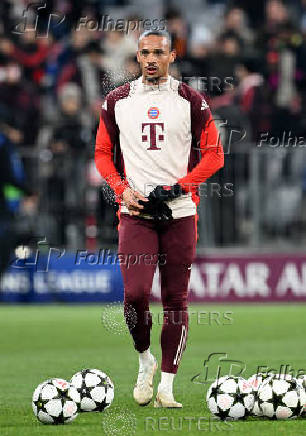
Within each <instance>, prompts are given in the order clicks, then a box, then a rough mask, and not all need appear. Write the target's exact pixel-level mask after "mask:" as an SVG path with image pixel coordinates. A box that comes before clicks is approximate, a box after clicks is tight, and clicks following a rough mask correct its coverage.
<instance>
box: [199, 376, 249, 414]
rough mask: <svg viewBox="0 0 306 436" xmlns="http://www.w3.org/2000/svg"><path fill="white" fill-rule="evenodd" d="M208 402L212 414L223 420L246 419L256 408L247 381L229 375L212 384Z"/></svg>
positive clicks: (207, 398)
mask: <svg viewBox="0 0 306 436" xmlns="http://www.w3.org/2000/svg"><path fill="white" fill-rule="evenodd" d="M206 401H207V405H208V408H209V410H210V411H211V413H212V414H213V415H214V416H216V417H218V418H220V419H221V420H224V421H230V420H237V419H244V418H246V417H247V416H249V415H250V413H251V410H252V409H253V407H254V394H253V393H252V389H251V387H250V385H249V384H248V383H247V381H246V380H245V379H243V378H242V377H234V376H229V375H227V376H224V377H221V378H219V379H218V380H216V381H215V382H214V383H212V385H211V386H210V388H209V389H208V391H207V395H206Z"/></svg>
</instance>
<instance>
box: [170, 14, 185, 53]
mask: <svg viewBox="0 0 306 436" xmlns="http://www.w3.org/2000/svg"><path fill="white" fill-rule="evenodd" d="M165 18H166V21H167V30H168V32H169V33H170V35H171V38H172V47H173V49H174V50H175V51H176V54H177V56H178V57H179V58H182V57H184V56H185V55H186V53H187V38H188V27H187V23H186V21H185V20H184V18H183V17H182V14H181V12H180V11H179V10H177V9H174V8H170V9H168V11H167V12H166V13H165Z"/></svg>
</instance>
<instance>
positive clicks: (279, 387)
mask: <svg viewBox="0 0 306 436" xmlns="http://www.w3.org/2000/svg"><path fill="white" fill-rule="evenodd" d="M279 375H280V374H276V375H274V376H271V377H269V378H267V379H266V380H265V381H264V382H263V383H262V385H261V386H260V387H259V389H258V392H257V401H258V406H259V409H260V412H261V416H265V417H267V418H270V419H289V418H290V419H292V418H297V417H298V416H300V415H301V413H302V410H303V389H302V387H301V385H300V383H299V382H298V381H297V379H295V378H293V377H291V376H289V377H279Z"/></svg>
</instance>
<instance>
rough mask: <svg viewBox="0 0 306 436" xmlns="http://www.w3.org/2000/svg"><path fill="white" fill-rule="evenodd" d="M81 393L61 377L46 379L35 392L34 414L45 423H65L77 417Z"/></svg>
mask: <svg viewBox="0 0 306 436" xmlns="http://www.w3.org/2000/svg"><path fill="white" fill-rule="evenodd" d="M78 403H80V395H79V393H78V392H77V391H76V389H75V388H73V387H72V386H71V385H70V383H68V382H67V381H66V380H63V379H60V378H52V379H49V380H46V381H45V382H43V383H41V384H40V385H38V386H37V388H36V389H35V391H34V393H33V398H32V408H33V412H34V415H35V416H36V417H37V419H38V420H39V421H40V422H42V423H43V424H65V423H68V422H71V421H73V420H74V419H75V418H76V417H77V412H78Z"/></svg>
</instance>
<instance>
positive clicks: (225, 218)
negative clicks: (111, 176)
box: [0, 0, 306, 302]
mask: <svg viewBox="0 0 306 436" xmlns="http://www.w3.org/2000/svg"><path fill="white" fill-rule="evenodd" d="M145 19H146V21H145V22H144V21H143V20H145ZM127 26H129V27H127ZM150 27H155V28H156V27H159V28H161V29H162V28H165V27H166V28H167V29H168V30H169V32H170V33H171V35H172V38H173V45H174V48H175V49H176V51H177V55H178V57H177V62H176V63H175V64H174V65H173V67H172V68H171V74H172V75H173V76H175V77H177V78H179V79H181V80H184V81H185V82H187V83H189V84H190V85H191V86H193V87H195V88H196V89H197V90H198V91H199V92H201V93H204V94H205V95H206V96H207V99H208V101H209V104H210V107H211V110H212V112H213V115H214V118H215V120H216V122H217V123H218V125H219V128H220V133H221V138H222V141H223V144H224V148H225V153H226V161H225V167H224V169H222V170H221V171H219V172H218V174H217V175H215V176H214V177H213V178H212V179H210V180H209V181H208V182H207V183H206V184H205V185H202V187H201V203H200V206H199V210H198V214H199V218H200V219H199V241H198V254H199V257H198V259H197V261H196V263H195V266H194V268H193V272H192V279H191V288H192V290H193V292H192V293H191V297H194V298H195V299H199V300H201V299H202V300H205V299H206V300H207V299H208V300H214V299H215V300H219V299H220V300H227V299H230V300H235V299H236V298H237V299H243V300H247V301H248V300H252V299H253V300H254V299H255V300H256V298H257V299H262V300H273V299H280V300H283V299H285V300H290V299H300V300H301V299H306V263H304V262H303V261H304V256H303V254H304V253H305V248H304V247H305V239H306V215H305V210H306V196H305V193H306V153H305V144H306V140H305V137H306V123H305V116H304V112H305V97H306V93H305V80H306V63H305V59H306V56H305V55H306V43H305V32H306V2H305V1H299V0H295V1H291V2H287V3H285V2H284V3H283V2H279V1H277V0H269V1H260V2H256V5H255V4H254V2H251V1H247V2H245V1H243V2H242V1H238V0H237V1H209V0H207V1H199V0H194V1H192V3H191V4H189V2H184V1H175V2H170V3H168V2H163V1H161V0H154V1H150V2H139V1H137V0H135V1H124V0H113V1H109V2H104V1H98V0H90V1H82V2H81V1H69V0H66V1H48V2H47V3H38V4H34V5H33V4H31V2H27V1H3V2H1V21H0V115H1V124H0V128H1V140H2V141H4V142H6V143H9V147H10V148H11V150H12V153H13V152H14V154H15V157H16V155H17V157H18V155H19V157H20V159H21V160H22V164H23V168H19V170H20V174H19V177H20V178H23V177H24V178H26V180H27V181H28V183H29V185H30V186H31V187H32V189H33V191H34V194H36V198H35V197H31V198H30V199H25V200H23V199H22V194H21V192H20V191H18V190H16V189H15V188H14V187H12V186H10V185H6V186H5V187H4V188H5V195H6V200H7V205H8V207H9V208H10V210H11V213H12V219H13V222H14V228H15V235H14V236H15V237H16V238H17V239H16V242H13V243H12V246H11V248H14V247H13V246H14V245H15V246H17V245H23V244H24V245H25V246H27V247H29V248H30V249H31V250H30V252H29V250H28V249H27V250H23V249H22V248H20V249H19V250H18V251H17V260H16V261H15V262H14V259H15V258H16V253H14V251H13V252H12V259H11V260H12V262H13V265H12V267H11V268H10V271H9V272H8V273H7V274H5V275H4V276H3V280H2V290H3V292H2V299H3V300H4V301H19V302H20V301H33V300H34V301H43V300H45V301H47V300H57V299H58V300H59V301H62V300H66V299H67V300H69V299H71V300H73V301H78V300H79V301H83V300H86V299H87V297H88V300H90V301H94V300H97V301H104V300H107V301H115V300H117V299H118V298H119V299H120V298H122V283H120V273H119V268H117V266H118V265H111V266H113V268H110V265H102V266H101V265H94V263H95V262H94V260H93V259H88V258H87V259H86V260H84V259H83V260H82V262H80V264H79V265H77V262H76V261H75V257H76V252H77V250H87V252H88V253H92V252H96V251H97V250H99V249H102V250H110V251H112V252H115V250H116V243H117V229H116V227H117V221H116V214H115V210H114V208H113V207H112V205H111V195H110V194H109V192H108V190H107V189H104V188H103V187H102V189H101V184H102V186H103V181H102V179H101V177H100V176H99V175H98V173H97V171H96V169H95V165H94V160H93V157H94V144H95V134H96V128H97V123H98V117H99V111H100V107H101V104H102V103H103V99H104V98H105V95H106V94H107V93H108V92H109V91H110V90H111V89H113V88H114V87H116V86H118V85H120V84H122V83H123V82H124V81H126V80H131V79H133V78H135V77H137V76H138V75H139V70H138V64H137V62H136V59H135V51H136V49H137V38H138V36H139V33H140V32H141V31H143V30H144V29H148V28H150ZM118 29H119V30H118ZM120 29H121V30H120ZM133 29H135V30H133ZM202 188H203V189H202ZM4 225H5V224H3V225H2V228H4ZM3 231H4V230H3ZM50 250H51V253H50ZM29 254H30V258H29V259H25V260H24V261H20V260H19V259H18V256H20V257H24V256H27V255H29ZM3 255H4V254H3V252H2V256H3ZM37 255H38V257H39V262H38V261H37ZM44 256H45V257H46V256H47V259H46V258H45V260H43V258H44ZM50 258H51V259H53V261H51V262H50ZM35 259H36V260H35ZM48 259H49V260H48ZM22 262H24V263H23V264H22ZM40 262H42V263H44V266H43V267H39V266H38V264H39V263H40ZM104 263H107V262H104ZM109 263H116V262H109ZM51 264H52V265H51ZM46 270H48V271H46ZM51 270H52V271H53V272H54V270H55V271H56V274H53V275H52V271H51ZM104 271H105V272H104ZM48 272H50V274H49V273H48ZM118 280H119V281H118ZM111 283H115V285H114V286H113V284H111ZM107 287H108V289H109V292H108V291H107ZM116 287H117V288H116ZM118 287H119V288H120V291H118ZM116 289H117V292H116ZM118 292H119V296H118ZM156 292H158V291H156ZM86 293H87V297H86V295H85V294H86ZM191 299H192V298H191Z"/></svg>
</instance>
